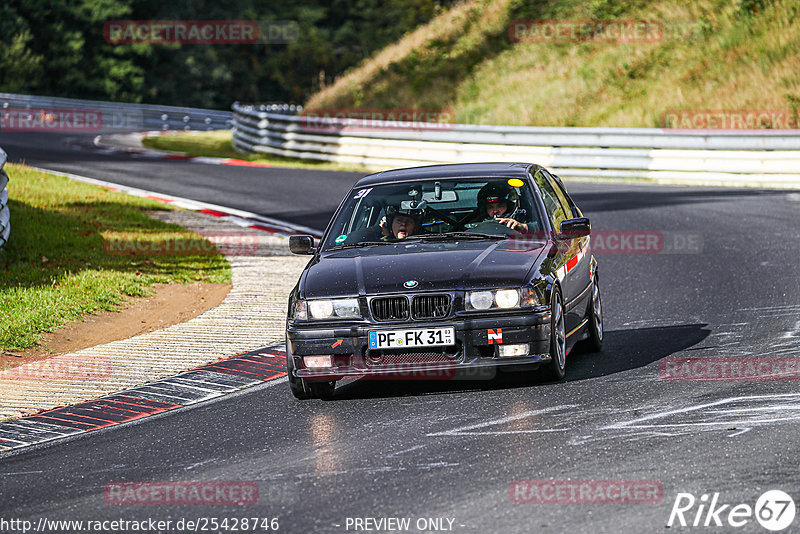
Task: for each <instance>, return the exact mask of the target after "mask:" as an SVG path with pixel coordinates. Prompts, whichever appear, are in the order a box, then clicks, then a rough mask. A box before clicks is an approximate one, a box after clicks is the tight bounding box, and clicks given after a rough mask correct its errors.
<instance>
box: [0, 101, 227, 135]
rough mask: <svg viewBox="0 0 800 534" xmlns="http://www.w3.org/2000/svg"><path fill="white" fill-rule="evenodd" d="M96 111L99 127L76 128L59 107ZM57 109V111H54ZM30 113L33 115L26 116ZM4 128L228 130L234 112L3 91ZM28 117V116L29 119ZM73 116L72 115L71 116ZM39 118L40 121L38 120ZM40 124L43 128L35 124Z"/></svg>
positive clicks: (0, 103)
mask: <svg viewBox="0 0 800 534" xmlns="http://www.w3.org/2000/svg"><path fill="white" fill-rule="evenodd" d="M78 110H80V111H82V112H94V113H96V114H97V115H98V119H99V120H98V123H97V125H96V126H97V127H96V128H94V127H93V126H92V125H86V124H75V125H74V127H73V128H72V129H70V128H69V126H70V125H69V124H67V125H66V127H65V126H64V125H63V124H60V123H59V119H60V117H59V114H58V113H57V112H58V111H63V112H65V113H66V112H69V111H78ZM54 111H56V113H53V112H54ZM25 113H28V114H29V116H25ZM0 119H1V120H0V132H1V131H48V130H47V128H48V127H51V128H52V131H59V132H63V131H74V132H75V133H110V132H141V131H155V130H161V131H163V130H226V129H229V128H230V127H231V126H232V114H231V112H230V111H225V110H209V109H199V108H187V107H176V106H158V105H152V104H127V103H119V102H102V101H97V100H79V99H74V98H59V97H49V96H47V97H46V96H32V95H18V94H10V93H0ZM26 119H27V120H26ZM67 120H69V118H68V119H67ZM37 121H38V123H37ZM36 124H38V125H39V126H40V129H38V130H37V129H35V128H34V127H32V126H31V125H33V126H35V125H36Z"/></svg>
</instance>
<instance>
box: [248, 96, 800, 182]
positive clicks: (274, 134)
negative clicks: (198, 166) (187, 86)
mask: <svg viewBox="0 0 800 534" xmlns="http://www.w3.org/2000/svg"><path fill="white" fill-rule="evenodd" d="M293 111H300V108H296V109H295V110H291V109H290V108H288V107H285V109H284V108H280V107H277V106H252V105H242V104H239V103H238V102H237V103H234V104H233V112H234V119H233V122H234V126H233V132H234V134H233V142H234V146H235V147H236V148H237V149H238V150H241V151H243V152H262V153H266V154H274V155H278V156H286V157H293V158H302V159H311V160H317V161H331V162H337V163H343V164H355V165H360V166H364V167H367V168H373V169H384V168H396V167H404V166H412V165H430V164H436V163H467V162H477V161H533V162H536V163H539V164H542V165H545V166H547V167H549V168H552V169H553V170H554V171H555V172H556V173H558V174H559V175H560V176H562V177H578V178H586V177H605V178H648V179H656V180H662V181H682V182H686V181H688V182H691V183H697V184H718V183H724V184H729V185H756V186H766V187H792V188H797V187H800V131H798V130H763V131H762V130H759V131H750V130H748V131H743V132H736V131H708V130H668V129H658V128H561V127H520V126H482V125H470V124H443V123H439V124H437V123H414V124H413V125H411V126H409V124H408V123H400V122H387V121H370V122H369V124H366V123H365V121H363V120H361V119H345V118H340V119H337V118H325V119H320V118H318V117H315V118H309V117H304V116H300V115H296V114H295V113H293Z"/></svg>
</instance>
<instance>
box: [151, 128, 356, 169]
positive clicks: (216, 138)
mask: <svg viewBox="0 0 800 534" xmlns="http://www.w3.org/2000/svg"><path fill="white" fill-rule="evenodd" d="M142 144H143V145H144V146H146V147H148V148H154V149H156V150H166V151H168V152H181V153H183V154H186V155H187V156H205V157H216V158H232V159H241V160H245V161H252V162H256V163H266V164H269V165H273V166H275V167H286V168H291V169H316V170H320V171H353V172H363V173H369V172H372V171H370V170H368V169H365V168H363V167H357V166H347V165H340V164H337V163H327V162H315V161H306V160H299V159H294V158H283V157H280V156H270V155H266V154H243V153H242V152H238V151H237V150H236V149H235V148H233V134H232V133H231V131H230V130H214V131H210V132H174V133H173V134H171V135H160V136H158V137H145V138H144V139H142Z"/></svg>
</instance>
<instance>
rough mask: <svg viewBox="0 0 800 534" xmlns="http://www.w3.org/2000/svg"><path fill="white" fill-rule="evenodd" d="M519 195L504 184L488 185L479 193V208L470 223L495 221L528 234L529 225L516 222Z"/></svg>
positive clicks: (471, 217) (469, 220)
mask: <svg viewBox="0 0 800 534" xmlns="http://www.w3.org/2000/svg"><path fill="white" fill-rule="evenodd" d="M518 202H519V200H518V195H517V192H516V191H515V190H514V188H513V187H511V186H509V185H506V184H502V183H488V184H486V185H485V186H483V187H482V188H481V190H480V191H478V208H477V209H476V211H475V212H473V214H472V215H471V216H470V218H469V219H468V222H471V223H480V222H483V221H486V220H493V221H495V222H497V223H499V224H502V225H504V226H506V227H508V228H510V229H512V230H516V231H518V232H527V231H528V225H527V224H525V223H523V222H520V221H518V220H516V218H515V216H516V215H517V211H518V206H517V203H518Z"/></svg>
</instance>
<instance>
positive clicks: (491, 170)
mask: <svg viewBox="0 0 800 534" xmlns="http://www.w3.org/2000/svg"><path fill="white" fill-rule="evenodd" d="M531 167H534V168H539V165H536V164H534V163H454V164H450V165H427V166H425V167H408V168H405V169H393V170H390V171H381V172H376V173H375V174H370V175H369V176H365V177H363V178H362V179H360V180H359V181H358V182H357V183H356V185H355V186H353V187H363V186H369V185H375V184H382V183H387V182H389V183H391V182H408V181H412V180H429V179H433V178H480V177H487V178H488V177H493V176H502V177H508V178H526V177H527V175H528V170H529V169H530V168H531Z"/></svg>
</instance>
